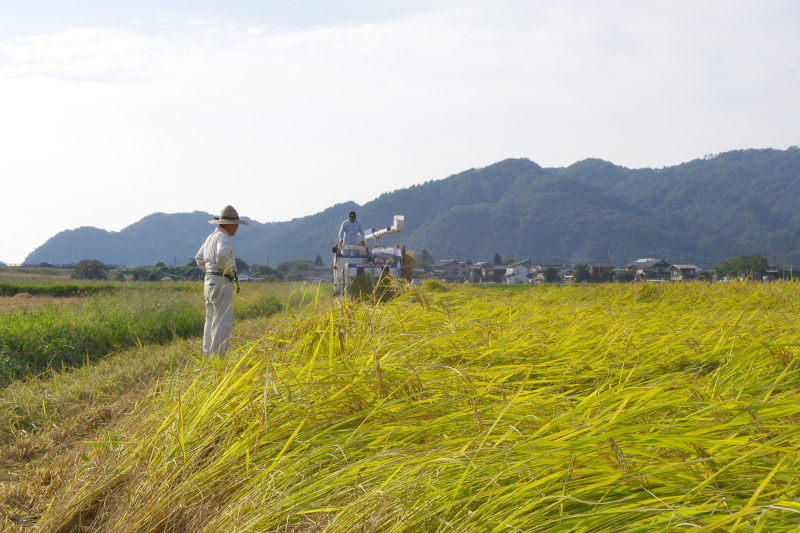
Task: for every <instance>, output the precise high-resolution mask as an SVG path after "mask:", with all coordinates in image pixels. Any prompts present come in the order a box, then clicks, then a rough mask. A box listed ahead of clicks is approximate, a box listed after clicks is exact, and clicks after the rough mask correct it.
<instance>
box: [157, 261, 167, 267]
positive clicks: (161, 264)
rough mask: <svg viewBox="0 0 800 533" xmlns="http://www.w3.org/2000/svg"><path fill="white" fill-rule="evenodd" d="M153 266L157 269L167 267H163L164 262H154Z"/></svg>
mask: <svg viewBox="0 0 800 533" xmlns="http://www.w3.org/2000/svg"><path fill="white" fill-rule="evenodd" d="M154 266H156V267H159V268H160V267H165V266H167V265H165V264H164V261H156V264H155V265H154Z"/></svg>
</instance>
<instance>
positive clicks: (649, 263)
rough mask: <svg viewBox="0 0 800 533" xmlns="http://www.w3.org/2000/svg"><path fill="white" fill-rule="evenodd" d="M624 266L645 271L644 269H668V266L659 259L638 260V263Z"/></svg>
mask: <svg viewBox="0 0 800 533" xmlns="http://www.w3.org/2000/svg"><path fill="white" fill-rule="evenodd" d="M625 266H626V267H635V268H641V269H645V268H653V267H656V266H665V267H669V266H670V264H669V263H667V262H666V261H663V260H661V259H646V260H641V259H639V260H638V261H634V262H633V263H629V264H628V265H625Z"/></svg>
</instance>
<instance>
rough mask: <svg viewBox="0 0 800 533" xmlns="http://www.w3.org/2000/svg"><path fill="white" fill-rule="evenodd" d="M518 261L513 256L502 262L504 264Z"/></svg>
mask: <svg viewBox="0 0 800 533" xmlns="http://www.w3.org/2000/svg"><path fill="white" fill-rule="evenodd" d="M516 261H517V260H516V259H514V258H513V257H506V258H505V259H503V262H502V263H501V264H502V265H510V264H511V263H515V262H516Z"/></svg>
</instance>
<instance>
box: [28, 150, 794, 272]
mask: <svg viewBox="0 0 800 533" xmlns="http://www.w3.org/2000/svg"><path fill="white" fill-rule="evenodd" d="M799 204H800V149H798V148H797V147H792V148H789V149H788V150H738V151H733V152H726V153H722V154H719V155H717V156H715V157H711V158H704V159H697V160H694V161H690V162H688V163H684V164H681V165H677V166H672V167H664V168H661V169H651V168H645V169H628V168H625V167H620V166H616V165H613V164H612V163H609V162H606V161H602V160H599V159H587V160H585V161H580V162H578V163H575V164H573V165H571V166H569V167H566V168H542V167H540V166H539V165H537V164H536V163H534V162H532V161H529V160H527V159H507V160H505V161H501V162H499V163H495V164H493V165H490V166H488V167H485V168H481V169H470V170H467V171H464V172H461V173H460V174H456V175H453V176H450V177H448V178H446V179H442V180H435V181H428V182H426V183H423V184H421V185H415V186H412V187H409V188H406V189H400V190H397V191H393V192H387V193H384V194H382V195H381V196H379V197H378V198H376V199H375V200H373V201H371V202H367V203H366V204H364V205H363V206H360V205H358V204H356V203H352V202H351V203H344V204H338V205H334V206H332V207H330V208H328V209H326V210H324V211H322V212H320V213H316V214H314V215H310V216H307V217H302V218H297V219H294V220H290V221H287V222H272V223H266V224H262V223H259V222H255V221H250V222H251V225H250V226H248V228H247V230H246V231H241V232H239V233H237V235H236V250H237V256H239V257H241V258H242V259H243V260H245V261H246V262H248V263H262V264H265V263H267V262H269V264H270V265H273V266H275V265H277V264H279V263H280V262H282V261H285V260H290V259H313V258H314V257H316V256H317V255H321V256H322V258H323V259H324V261H325V262H326V263H328V262H329V258H330V252H331V246H332V244H333V242H334V236H335V234H336V232H337V230H338V228H339V225H340V224H341V222H342V220H343V219H344V217H345V214H346V213H347V212H348V211H350V210H351V209H355V210H357V211H358V213H359V219H361V220H362V221H363V222H364V224H365V225H366V226H368V227H370V226H371V227H384V226H388V225H390V224H391V223H392V218H393V215H396V214H397V215H405V222H406V229H405V231H404V232H403V233H401V234H398V235H395V236H391V237H387V238H385V239H382V240H381V243H385V244H387V245H389V244H392V245H393V244H395V243H401V244H403V245H404V246H406V248H408V249H410V250H416V251H419V250H422V249H423V248H425V249H427V250H428V251H429V252H430V253H431V254H432V255H433V256H434V257H435V258H455V259H459V258H460V259H473V260H475V259H484V260H490V259H491V258H492V257H493V256H494V254H495V253H500V254H501V255H502V256H503V257H515V258H518V259H521V258H531V259H534V260H535V261H537V262H538V261H543V262H552V261H555V262H560V263H570V262H579V261H588V260H596V259H609V258H610V259H611V260H612V261H613V262H614V263H615V264H623V263H626V262H629V261H632V260H635V259H637V258H640V257H658V258H660V259H666V260H669V261H672V262H693V263H698V264H704V265H708V266H711V265H713V264H714V263H716V262H717V261H718V260H720V259H722V258H725V257H730V256H734V255H739V254H743V253H755V252H758V253H761V254H764V255H766V256H767V257H769V258H770V259H771V260H774V261H776V262H785V263H791V262H792V261H794V262H795V263H800V208H798V205H799ZM211 216H212V215H210V214H208V213H202V212H199V211H195V212H194V213H179V214H164V213H155V214H153V215H149V216H147V217H145V218H143V219H142V220H140V221H139V222H136V223H135V224H132V225H130V226H128V227H127V228H124V229H123V230H121V231H119V232H109V231H105V230H100V229H97V228H92V227H83V228H78V229H75V230H68V231H63V232H61V233H59V234H57V235H55V236H54V237H52V238H51V239H49V240H48V241H47V242H46V243H44V244H43V245H42V246H40V247H39V248H37V249H36V250H34V251H33V252H32V253H31V254H30V255H29V256H28V257H27V259H26V263H39V262H42V261H48V262H51V263H70V262H78V261H80V260H81V259H100V260H102V261H104V262H107V263H121V264H126V265H128V266H137V265H152V264H154V263H155V262H156V261H163V262H164V263H166V264H170V265H171V264H173V263H174V262H177V264H179V265H180V264H185V263H186V262H187V261H188V260H189V259H190V258H191V257H193V256H194V254H195V252H196V251H197V248H198V247H199V246H200V244H201V243H202V241H203V239H204V238H205V236H206V235H207V234H208V233H209V231H210V229H211V227H210V225H209V224H208V222H207V221H208V220H209V219H210V218H211ZM248 220H249V219H248Z"/></svg>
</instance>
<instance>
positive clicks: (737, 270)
mask: <svg viewBox="0 0 800 533" xmlns="http://www.w3.org/2000/svg"><path fill="white" fill-rule="evenodd" d="M768 267H769V261H767V258H766V257H764V256H762V255H761V254H746V255H740V256H738V257H731V258H728V259H725V260H724V261H720V262H719V263H718V264H717V265H716V266H715V267H714V273H715V274H716V275H717V277H718V278H723V277H730V278H743V279H753V278H756V279H757V278H760V277H761V276H764V275H766V273H767V268H768Z"/></svg>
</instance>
